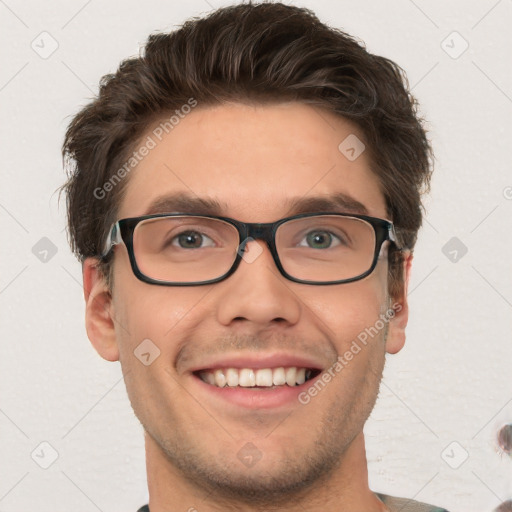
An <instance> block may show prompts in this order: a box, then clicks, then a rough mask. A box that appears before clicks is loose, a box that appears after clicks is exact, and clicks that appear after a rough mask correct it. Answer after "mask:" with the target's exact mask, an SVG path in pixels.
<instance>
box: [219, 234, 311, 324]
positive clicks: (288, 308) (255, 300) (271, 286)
mask: <svg viewBox="0 0 512 512" xmlns="http://www.w3.org/2000/svg"><path fill="white" fill-rule="evenodd" d="M293 285H295V283H293V282H291V281H289V280H287V279H286V278H285V277H283V276H282V275H281V274H280V272H279V269H278V268H277V266H276V264H275V262H274V259H273V257H272V254H271V253H270V250H269V248H268V247H267V245H266V244H265V243H264V242H262V241H260V240H251V241H250V242H248V243H247V245H246V251H245V252H244V255H243V258H242V261H241V262H240V265H239V267H238V268H237V269H236V271H235V272H234V273H233V274H232V275H231V276H229V277H228V278H227V279H226V280H224V281H222V282H221V283H219V284H218V286H219V296H218V302H217V308H218V309H217V317H218V321H219V322H220V323H221V324H223V325H232V324H233V323H243V322H246V323H253V324H257V325H258V326H259V327H260V328H261V327H268V326H270V325H273V324H274V325H275V324H281V325H283V326H284V325H288V326H291V325H294V324H296V323H297V322H298V320H299V318H300V313H301V301H300V299H299V298H298V296H297V295H296V294H295V292H294V291H293V290H292V287H293ZM299 286H301V285H299Z"/></svg>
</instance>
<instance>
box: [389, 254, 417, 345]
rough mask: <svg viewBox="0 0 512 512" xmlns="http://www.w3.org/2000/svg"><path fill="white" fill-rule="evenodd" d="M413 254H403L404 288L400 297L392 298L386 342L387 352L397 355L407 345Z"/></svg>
mask: <svg viewBox="0 0 512 512" xmlns="http://www.w3.org/2000/svg"><path fill="white" fill-rule="evenodd" d="M412 257H413V255H412V253H411V252H410V251H407V252H404V253H403V266H402V273H403V274H402V275H403V287H402V289H401V295H400V297H392V301H393V303H392V306H391V310H392V313H391V315H392V316H391V319H390V321H389V331H388V337H387V340H386V352H388V354H396V353H397V352H399V351H400V350H402V348H403V346H404V344H405V328H406V327H407V321H408V320H409V304H408V302H407V291H408V288H409V279H410V275H411V265H412Z"/></svg>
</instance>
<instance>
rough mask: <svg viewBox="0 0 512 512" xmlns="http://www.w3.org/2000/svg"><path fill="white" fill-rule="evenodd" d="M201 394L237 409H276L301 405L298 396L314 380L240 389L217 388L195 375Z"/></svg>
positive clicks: (314, 379)
mask: <svg viewBox="0 0 512 512" xmlns="http://www.w3.org/2000/svg"><path fill="white" fill-rule="evenodd" d="M320 375H321V374H319V376H320ZM192 377H193V379H194V381H195V382H197V385H198V386H199V388H200V390H201V391H202V392H205V393H208V394H209V396H211V397H218V398H219V399H221V400H225V401H227V402H229V403H231V404H233V405H236V406H238V407H245V408H246V409H273V408H278V407H284V406H290V405H301V402H300V401H299V395H300V394H301V393H302V392H304V391H306V390H307V389H308V388H309V387H310V386H312V385H313V384H314V382H315V381H316V379H317V378H318V376H317V377H315V378H313V379H310V380H308V381H306V382H304V384H300V385H299V386H293V387H291V386H288V385H286V384H284V385H283V386H276V387H271V388H265V387H261V388H242V387H238V386H237V387H229V386H224V387H223V388H219V387H217V386H212V385H211V384H207V383H206V382H204V381H203V380H201V379H200V378H199V377H197V376H196V375H193V376H192Z"/></svg>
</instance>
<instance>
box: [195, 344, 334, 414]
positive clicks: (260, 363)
mask: <svg viewBox="0 0 512 512" xmlns="http://www.w3.org/2000/svg"><path fill="white" fill-rule="evenodd" d="M324 367H325V365H324V364H323V362H322V361H321V360H320V359H311V358H309V357H307V356H301V355H299V354H290V353H283V352H272V353H266V354H262V353H246V354H236V353H231V354H223V355H222V356H219V357H218V358H215V359H213V360H209V361H203V362H202V363H198V364H197V366H195V367H191V368H190V369H189V370H188V372H189V375H190V376H191V377H192V381H191V383H193V384H192V386H193V388H192V389H194V390H195V391H196V392H197V395H195V396H197V397H198V398H199V397H201V396H202V397H204V399H205V400H206V401H207V403H209V404H210V405H211V406H212V407H214V408H219V409H220V410H225V411H231V412H232V413H233V414H235V415H236V414H237V413H238V412H239V411H240V410H260V411H262V410H267V411H269V412H270V411H271V410H275V411H279V410H281V409H282V408H286V409H288V410H289V409H290V408H295V407H297V406H300V405H301V402H300V401H299V397H300V395H301V393H303V392H304V391H305V390H306V389H307V388H308V387H309V386H312V385H314V381H316V380H318V379H319V378H321V377H320V374H321V373H322V372H323V369H324Z"/></svg>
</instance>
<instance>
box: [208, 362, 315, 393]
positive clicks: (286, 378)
mask: <svg viewBox="0 0 512 512" xmlns="http://www.w3.org/2000/svg"><path fill="white" fill-rule="evenodd" d="M199 376H200V377H201V380H203V381H204V382H207V383H208V384H211V385H212V386H217V387H220V388H223V387H224V386H226V385H227V386H229V387H234V386H241V387H244V388H252V387H255V386H263V387H271V386H282V385H283V384H288V386H295V385H300V384H304V382H306V379H307V378H309V377H310V376H311V370H308V369H306V368H297V367H295V366H292V367H291V368H283V367H279V368H258V369H255V370H253V369H251V368H240V369H239V368H219V369H217V370H205V371H202V372H201V373H200V374H199Z"/></svg>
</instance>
